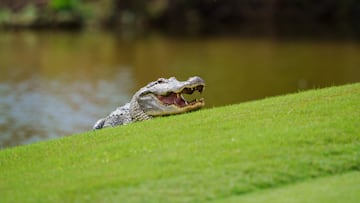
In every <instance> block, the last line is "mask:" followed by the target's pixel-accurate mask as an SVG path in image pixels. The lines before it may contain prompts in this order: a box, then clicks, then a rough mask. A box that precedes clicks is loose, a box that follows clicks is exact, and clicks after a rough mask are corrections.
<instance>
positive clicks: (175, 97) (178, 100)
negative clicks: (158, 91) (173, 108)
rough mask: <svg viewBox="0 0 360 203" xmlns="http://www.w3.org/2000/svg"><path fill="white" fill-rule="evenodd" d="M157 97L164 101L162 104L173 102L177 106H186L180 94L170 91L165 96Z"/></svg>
mask: <svg viewBox="0 0 360 203" xmlns="http://www.w3.org/2000/svg"><path fill="white" fill-rule="evenodd" d="M158 98H159V99H160V100H161V101H162V102H163V103H164V104H168V105H170V104H175V105H177V106H180V107H183V106H186V102H185V100H184V99H183V98H182V97H181V95H180V94H176V93H171V94H169V95H167V96H158Z"/></svg>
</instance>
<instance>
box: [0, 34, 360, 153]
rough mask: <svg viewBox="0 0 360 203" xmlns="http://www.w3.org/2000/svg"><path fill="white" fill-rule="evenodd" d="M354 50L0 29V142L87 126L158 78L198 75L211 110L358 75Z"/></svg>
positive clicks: (344, 45) (340, 43)
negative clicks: (204, 84) (204, 82)
mask: <svg viewBox="0 0 360 203" xmlns="http://www.w3.org/2000/svg"><path fill="white" fill-rule="evenodd" d="M359 56H360V44H359V43H358V42H356V41H351V40H335V41H334V40H309V39H308V40H289V39H287V40H282V39H277V38H274V37H256V38H251V37H238V36H223V37H207V38H178V37H177V38H174V37H167V36H163V35H157V34H151V35H148V36H144V37H139V38H131V37H127V36H119V35H116V34H113V33H104V32H77V33H71V32H0V71H1V74H0V115H1V117H0V132H1V133H0V148H6V147H10V146H15V145H21V144H28V143H32V142H36V141H40V140H45V139H50V138H56V137H60V136H66V135H69V134H73V133H79V132H83V131H88V130H90V129H91V127H92V125H93V124H94V122H95V121H96V120H97V119H99V118H101V117H103V116H106V115H107V114H108V113H110V112H111V111H112V110H114V109H115V108H116V107H117V106H120V105H123V104H124V103H126V102H127V101H129V100H130V98H131V96H132V94H133V93H135V92H136V91H137V90H138V89H139V88H140V87H142V86H144V85H145V84H147V83H148V82H150V81H153V80H155V79H157V78H159V77H170V76H176V77H177V78H178V79H181V80H184V79H187V78H188V77H190V76H193V75H199V76H201V77H202V78H204V79H205V81H206V83H207V87H206V90H205V93H204V97H205V101H206V107H207V108H211V107H216V106H223V105H228V104H234V103H240V102H244V101H249V100H255V99H260V98H264V97H270V96H274V95H281V94H287V93H291V92H297V91H299V90H305V89H310V88H318V87H326V86H332V85H340V84H346V83H353V82H359V81H360V57H359ZM219 120H221V118H219Z"/></svg>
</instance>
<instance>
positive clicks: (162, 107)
mask: <svg viewBox="0 0 360 203" xmlns="http://www.w3.org/2000/svg"><path fill="white" fill-rule="evenodd" d="M204 88H205V82H204V80H203V79H201V78H200V77H198V76H194V77H191V78H189V79H188V80H186V81H178V80H177V79H176V78H175V77H171V78H169V79H165V78H159V79H158V80H156V81H154V82H151V83H149V84H148V85H146V86H145V87H143V88H141V89H140V90H139V91H138V92H137V93H136V94H135V95H134V96H133V98H132V100H131V102H130V105H131V107H130V114H131V117H132V119H134V120H146V119H149V118H151V117H155V116H164V115H172V114H179V113H184V112H189V111H193V110H197V109H200V108H201V107H203V106H204V105H205V103H204V99H203V98H201V99H195V100H192V101H187V100H186V99H185V98H184V97H183V95H184V94H193V93H194V92H195V91H199V92H200V93H202V91H203V90H204Z"/></svg>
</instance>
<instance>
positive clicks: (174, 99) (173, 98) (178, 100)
mask: <svg viewBox="0 0 360 203" xmlns="http://www.w3.org/2000/svg"><path fill="white" fill-rule="evenodd" d="M203 90H204V85H197V86H194V87H185V88H183V89H182V90H181V91H180V92H170V93H169V94H167V95H157V98H158V99H159V100H160V101H161V102H162V103H163V104H165V105H176V106H178V107H181V108H182V107H186V106H192V105H199V104H200V105H203V104H204V99H203V98H200V99H194V100H192V101H187V100H186V99H185V98H184V96H183V94H189V95H191V94H193V93H194V92H195V91H198V92H200V93H202V92H203Z"/></svg>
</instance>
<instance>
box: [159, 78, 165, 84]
mask: <svg viewBox="0 0 360 203" xmlns="http://www.w3.org/2000/svg"><path fill="white" fill-rule="evenodd" d="M164 82H165V79H164V78H159V79H158V80H157V83H158V84H161V83H164Z"/></svg>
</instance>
